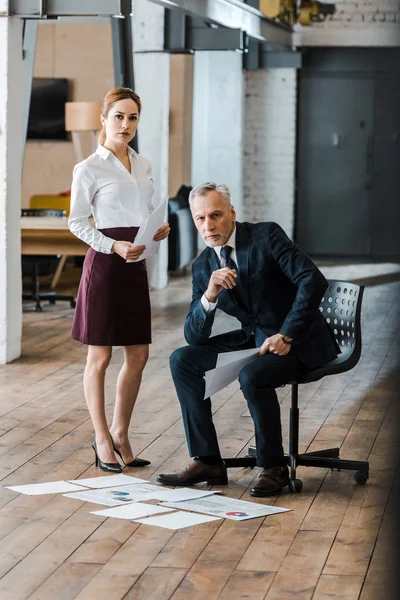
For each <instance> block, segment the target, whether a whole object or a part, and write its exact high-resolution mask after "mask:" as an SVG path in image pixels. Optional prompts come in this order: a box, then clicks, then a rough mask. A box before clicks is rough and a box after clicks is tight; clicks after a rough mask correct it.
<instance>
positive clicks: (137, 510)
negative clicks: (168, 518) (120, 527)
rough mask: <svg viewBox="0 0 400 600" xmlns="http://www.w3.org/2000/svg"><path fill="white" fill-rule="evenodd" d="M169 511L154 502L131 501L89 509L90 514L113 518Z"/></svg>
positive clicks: (139, 516) (127, 517)
mask: <svg viewBox="0 0 400 600" xmlns="http://www.w3.org/2000/svg"><path fill="white" fill-rule="evenodd" d="M165 512H171V509H170V508H166V507H164V506H158V505H156V504H145V503H144V502H143V503H142V502H131V503H130V504H124V505H122V506H115V507H114V508H105V509H104V510H95V511H91V514H92V515H99V516H101V517H113V518H114V519H128V520H129V521H132V520H133V519H141V518H142V517H147V516H149V515H157V514H158V513H165Z"/></svg>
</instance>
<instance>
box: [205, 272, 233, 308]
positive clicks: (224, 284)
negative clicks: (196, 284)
mask: <svg viewBox="0 0 400 600" xmlns="http://www.w3.org/2000/svg"><path fill="white" fill-rule="evenodd" d="M236 277H237V272H236V270H235V269H229V267H224V268H223V269H218V270H217V271H214V272H213V274H212V275H211V277H210V281H209V283H208V288H207V289H206V291H205V297H206V298H207V300H208V301H209V302H215V301H216V299H217V296H218V294H219V293H220V292H222V290H231V289H232V288H234V287H235V285H236V282H235V279H236Z"/></svg>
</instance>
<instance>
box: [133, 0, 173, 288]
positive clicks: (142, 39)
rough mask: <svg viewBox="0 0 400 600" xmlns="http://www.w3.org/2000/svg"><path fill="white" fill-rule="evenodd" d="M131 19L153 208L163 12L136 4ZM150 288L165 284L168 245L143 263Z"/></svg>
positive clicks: (161, 168) (162, 98) (162, 183)
mask: <svg viewBox="0 0 400 600" xmlns="http://www.w3.org/2000/svg"><path fill="white" fill-rule="evenodd" d="M136 6H137V8H135V12H134V18H133V44H134V70H135V88H136V92H137V93H138V94H139V96H140V98H141V100H142V102H143V112H142V115H141V117H140V124H139V129H138V133H139V152H140V154H143V156H146V158H148V159H149V160H150V162H151V164H152V167H153V175H154V183H155V187H156V192H155V196H154V199H153V202H154V205H155V206H157V205H158V204H159V203H160V202H161V201H162V200H164V199H165V198H166V197H167V196H168V146H169V78H170V57H169V54H166V53H164V52H163V48H164V8H162V7H161V6H157V5H156V4H153V3H152V2H144V1H142V2H140V3H136ZM147 268H148V274H149V282H150V286H151V287H152V288H153V289H161V288H164V287H166V286H167V284H168V243H167V242H162V243H161V247H160V252H159V254H158V256H157V257H156V258H154V259H149V260H147Z"/></svg>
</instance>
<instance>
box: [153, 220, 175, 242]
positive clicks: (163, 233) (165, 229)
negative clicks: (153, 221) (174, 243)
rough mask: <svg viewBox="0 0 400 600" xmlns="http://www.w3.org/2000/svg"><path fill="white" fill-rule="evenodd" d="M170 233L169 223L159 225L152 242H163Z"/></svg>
mask: <svg viewBox="0 0 400 600" xmlns="http://www.w3.org/2000/svg"><path fill="white" fill-rule="evenodd" d="M170 231H171V229H170V226H169V223H164V224H163V225H161V227H160V229H158V230H157V231H156V234H155V236H154V237H153V240H154V241H155V242H161V240H165V238H166V237H167V236H168V234H169V232H170Z"/></svg>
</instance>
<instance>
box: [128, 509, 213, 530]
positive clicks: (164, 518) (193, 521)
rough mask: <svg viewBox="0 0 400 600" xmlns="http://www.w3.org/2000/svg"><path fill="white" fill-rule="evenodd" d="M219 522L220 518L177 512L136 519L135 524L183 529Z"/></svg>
mask: <svg viewBox="0 0 400 600" xmlns="http://www.w3.org/2000/svg"><path fill="white" fill-rule="evenodd" d="M220 520H221V519H220V517H210V516H209V515H198V514H195V513H188V512H183V511H181V510H178V511H176V512H173V513H170V514H169V515H161V517H148V518H147V519H137V520H135V522H136V523H143V524H144V525H154V526H155V527H164V528H165V529H183V528H184V527H191V526H192V525H200V523H208V522H209V521H220Z"/></svg>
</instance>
